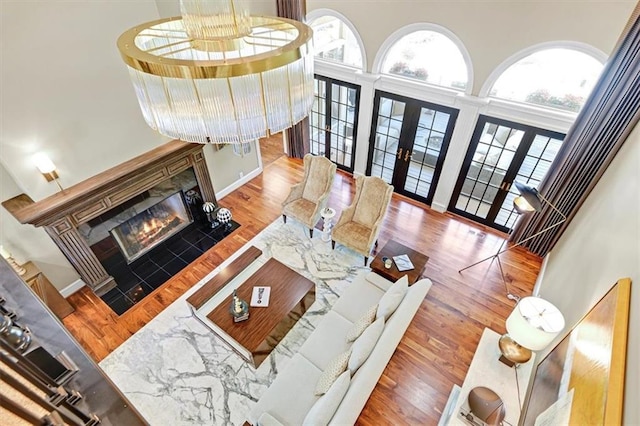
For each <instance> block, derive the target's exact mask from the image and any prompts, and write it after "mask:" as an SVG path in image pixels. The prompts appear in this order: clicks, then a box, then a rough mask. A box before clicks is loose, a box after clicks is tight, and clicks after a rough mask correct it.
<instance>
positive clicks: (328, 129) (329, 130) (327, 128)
mask: <svg viewBox="0 0 640 426" xmlns="http://www.w3.org/2000/svg"><path fill="white" fill-rule="evenodd" d="M324 130H325V132H329V133H331V126H329V125H328V124H327V125H326V126H324Z"/></svg>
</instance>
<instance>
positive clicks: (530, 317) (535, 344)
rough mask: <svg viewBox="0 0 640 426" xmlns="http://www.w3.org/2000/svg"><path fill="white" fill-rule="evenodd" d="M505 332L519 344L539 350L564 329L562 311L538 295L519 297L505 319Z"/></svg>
mask: <svg viewBox="0 0 640 426" xmlns="http://www.w3.org/2000/svg"><path fill="white" fill-rule="evenodd" d="M506 327H507V333H508V334H509V336H510V337H511V338H512V339H513V340H514V341H515V342H516V343H518V344H519V345H520V346H523V347H525V348H527V349H530V350H532V351H539V350H542V349H544V348H545V347H547V345H549V343H551V342H552V341H553V339H554V338H555V337H556V336H557V335H558V334H559V333H560V332H561V331H562V329H564V317H563V316H562V313H561V312H560V311H559V310H558V308H556V307H555V306H554V305H553V304H551V303H550V302H548V301H546V300H544V299H541V298H539V297H525V298H523V299H520V301H519V302H518V304H517V305H516V307H515V308H514V309H513V312H511V314H510V315H509V317H508V318H507V321H506Z"/></svg>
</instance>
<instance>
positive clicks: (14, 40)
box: [0, 0, 272, 288]
mask: <svg viewBox="0 0 640 426" xmlns="http://www.w3.org/2000/svg"><path fill="white" fill-rule="evenodd" d="M159 3H160V1H159ZM166 3H167V4H166V5H164V4H163V5H162V6H163V12H164V11H165V10H167V9H170V8H171V6H172V5H174V6H177V5H178V1H177V0H175V1H173V2H166ZM271 3H272V2H271V1H269V4H271ZM160 6H161V5H160V4H158V5H157V4H156V2H154V1H152V0H147V1H119V0H93V1H65V0H41V1H17V0H16V1H13V0H2V1H1V2H0V12H1V13H0V15H1V16H0V19H1V20H0V64H1V66H2V69H1V72H0V88H1V92H2V96H1V99H0V102H1V104H0V111H2V116H1V120H0V165H1V166H2V167H1V169H2V170H1V177H2V179H1V180H0V196H1V200H0V201H4V200H6V199H8V198H10V197H13V196H15V195H17V194H20V193H26V194H27V195H29V196H30V197H31V198H32V199H34V200H36V201H37V200H41V199H43V198H45V197H47V196H49V195H51V194H53V193H55V192H57V190H58V188H57V186H56V185H55V184H54V183H53V182H51V183H48V182H46V180H45V179H44V178H43V176H42V175H41V174H40V173H39V172H38V171H37V169H36V168H35V165H34V164H33V162H32V158H31V157H32V155H33V154H34V153H36V152H40V151H43V152H45V153H47V154H48V155H49V156H50V157H51V159H52V160H53V162H54V163H55V164H56V166H57V167H58V172H59V175H60V182H61V184H62V186H64V187H68V186H71V185H73V184H76V183H78V182H81V181H83V180H84V179H87V178H89V177H91V176H94V175H95V174H97V173H100V172H102V171H104V170H106V169H108V168H110V167H113V166H115V165H117V164H120V163H122V162H124V161H126V160H129V159H131V158H132V157H135V156H136V155H139V154H141V153H143V152H146V151H148V150H150V149H152V148H154V147H156V146H158V145H160V144H162V143H164V142H165V141H167V140H168V139H167V138H165V137H163V136H160V135H159V134H158V133H156V132H154V131H153V130H152V129H150V128H149V127H148V126H147V125H146V123H145V122H144V119H143V117H142V114H141V113H140V110H139V107H138V102H137V99H136V97H135V93H134V91H133V86H132V84H131V82H130V80H129V76H128V72H127V68H126V66H125V64H124V62H123V61H122V59H121V57H120V53H119V51H118V49H117V46H116V41H117V39H118V37H119V36H120V34H121V33H123V32H124V31H125V30H127V29H129V28H131V27H133V26H135V25H137V24H140V23H143V22H148V21H151V20H154V19H158V18H160V16H161V15H160V13H159V8H160ZM164 6H167V7H164ZM178 10H179V9H178ZM227 149H230V148H227ZM206 155H207V160H208V161H211V159H212V158H214V159H215V158H216V155H217V153H215V152H213V150H211V149H208V150H207V151H206ZM229 161H230V163H229ZM234 161H235V162H239V165H238V167H239V168H240V169H241V170H243V171H245V173H246V171H247V170H248V169H255V168H257V167H258V162H257V160H256V159H255V157H253V158H251V157H250V158H245V159H242V160H237V157H235V158H233V159H230V160H229V159H228V161H227V162H226V163H225V166H226V167H225V168H224V170H212V171H211V174H212V179H213V181H214V185H215V186H216V188H217V187H218V186H219V185H218V184H217V183H216V179H217V178H220V179H221V180H222V181H223V182H227V181H228V180H229V179H230V178H235V179H237V176H238V173H237V172H236V171H234V170H233V166H234ZM1 210H2V212H1V214H2V225H1V226H0V241H2V242H4V240H8V241H9V243H7V245H8V246H10V247H11V249H12V250H13V251H14V252H15V253H16V254H18V255H19V256H16V257H19V260H21V261H26V260H34V261H36V263H37V264H38V266H40V267H41V269H42V270H43V272H44V273H45V274H46V275H47V276H48V277H49V279H50V280H51V281H52V283H53V284H54V285H55V286H56V287H58V288H63V287H65V286H67V285H69V284H70V283H72V282H73V281H75V280H76V279H77V278H78V276H77V274H76V272H75V270H74V269H73V267H72V266H71V265H70V264H69V262H68V261H67V260H66V258H65V257H64V255H63V254H62V253H61V252H60V251H59V250H58V249H57V247H56V246H55V245H54V244H53V242H52V241H51V240H50V239H49V237H48V236H47V235H46V233H45V232H44V231H43V230H42V229H35V228H33V227H32V226H31V225H21V224H19V223H18V222H17V221H16V220H15V219H14V218H13V217H11V216H10V215H8V214H7V212H6V210H4V208H2V209H1Z"/></svg>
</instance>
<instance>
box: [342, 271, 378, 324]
mask: <svg viewBox="0 0 640 426" xmlns="http://www.w3.org/2000/svg"><path fill="white" fill-rule="evenodd" d="M368 273H369V271H362V272H361V273H360V274H359V275H358V276H357V277H356V278H355V279H354V280H353V282H352V283H351V284H349V285H348V286H347V288H346V289H345V290H344V292H343V293H342V296H340V299H338V301H337V302H336V303H335V304H334V305H333V309H332V310H333V311H335V312H337V313H339V314H340V315H342V316H343V317H345V318H346V319H348V320H349V321H351V322H352V323H354V322H356V321H358V319H359V318H360V317H361V316H362V315H364V313H365V312H366V311H367V310H368V309H369V308H370V307H371V305H375V304H376V303H378V302H379V301H380V298H381V297H382V295H383V294H384V291H382V290H380V289H379V288H378V287H377V286H375V285H372V284H371V283H369V282H368V281H367V280H366V278H365V277H366V275H367V274H368Z"/></svg>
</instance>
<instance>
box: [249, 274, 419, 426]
mask: <svg viewBox="0 0 640 426" xmlns="http://www.w3.org/2000/svg"><path fill="white" fill-rule="evenodd" d="M392 284H393V282H391V281H388V280H386V279H384V278H382V277H381V276H379V275H377V274H375V273H373V272H369V271H363V272H362V273H361V274H359V275H358V276H357V277H356V278H355V279H354V281H353V282H352V283H351V284H349V286H348V287H347V289H346V290H345V291H344V293H343V294H342V296H341V297H340V298H339V299H338V301H337V302H336V303H335V305H334V306H333V308H332V310H331V311H329V312H328V313H327V314H326V315H325V316H324V317H323V319H322V320H321V321H320V323H319V324H318V326H317V327H316V329H315V330H314V331H313V332H312V333H311V335H310V336H309V338H308V339H307V340H306V341H305V343H304V344H303V346H302V347H301V349H300V351H299V352H298V353H297V354H295V355H294V356H293V357H292V359H291V360H290V362H289V363H288V364H287V365H286V366H285V368H284V370H283V371H280V372H279V373H278V375H277V376H276V378H275V380H274V381H273V383H272V384H271V386H270V387H269V388H268V389H267V390H266V391H265V393H264V394H263V395H262V397H261V398H260V400H259V401H258V402H257V403H256V405H255V406H254V407H253V409H252V411H251V413H250V415H249V419H248V421H249V422H250V423H251V424H253V425H261V426H268V425H280V424H281V425H287V426H289V425H292V426H294V425H295V426H297V425H303V424H305V425H308V424H321V423H323V422H319V423H318V422H310V421H309V419H306V420H307V421H306V422H305V418H306V417H307V413H309V411H310V410H311V408H312V407H313V406H314V404H315V403H316V401H318V399H319V398H321V397H320V396H316V394H315V389H316V385H317V383H318V379H319V377H320V376H321V374H322V372H323V371H324V370H325V368H326V367H327V366H328V365H329V364H330V363H331V361H332V360H334V358H336V357H337V356H339V355H340V354H342V353H344V352H345V351H347V350H349V348H350V347H352V345H353V343H350V342H347V339H346V335H347V333H348V332H349V330H351V329H352V327H353V324H354V322H356V321H357V320H358V319H359V318H360V317H362V316H363V314H365V312H367V311H369V310H370V309H371V307H372V306H374V305H376V304H377V303H378V302H379V301H380V299H381V298H382V296H383V295H384V293H385V292H386V291H387V290H388V289H389V288H390V287H391V286H392ZM430 287H431V281H430V280H429V279H422V280H420V281H418V282H416V283H415V284H413V285H412V286H410V287H409V288H408V290H407V293H406V295H405V296H404V298H403V299H402V302H400V305H399V306H398V308H397V309H396V310H395V311H394V313H393V314H392V315H391V316H390V317H389V318H388V319H387V320H386V322H385V324H384V328H383V331H382V334H381V335H380V337H379V339H378V341H377V343H376V344H375V347H374V348H373V350H372V352H371V354H370V355H369V357H368V358H367V360H366V361H365V362H364V364H362V366H361V367H359V369H357V370H356V372H355V374H353V376H352V377H351V379H350V383H349V385H348V388H347V390H346V394H344V397H343V398H342V400H341V402H339V405H338V407H337V409H336V410H335V413H333V415H332V416H331V413H329V418H330V424H335V425H350V424H354V423H355V422H356V420H357V418H358V416H359V415H360V412H361V411H362V408H363V407H364V405H365V404H366V402H367V400H368V399H369V396H370V395H371V392H372V391H373V389H374V387H375V386H376V384H377V383H378V380H379V379H380V376H381V375H382V372H383V371H384V369H385V367H386V365H387V363H388V362H389V360H390V359H391V356H392V355H393V353H394V351H395V349H396V347H397V346H398V343H399V342H400V339H401V338H402V336H403V335H404V333H405V331H406V329H407V327H408V326H409V324H410V323H411V320H412V319H413V317H414V316H415V314H416V312H417V310H418V308H419V307H420V304H421V303H422V301H423V300H424V298H425V296H426V294H427V292H428V291H429V288H430ZM325 417H326V414H325Z"/></svg>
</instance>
